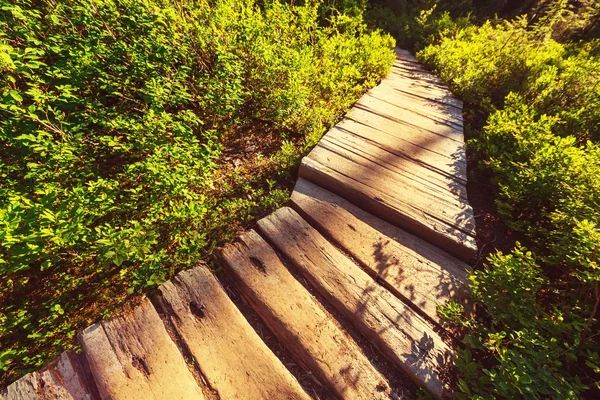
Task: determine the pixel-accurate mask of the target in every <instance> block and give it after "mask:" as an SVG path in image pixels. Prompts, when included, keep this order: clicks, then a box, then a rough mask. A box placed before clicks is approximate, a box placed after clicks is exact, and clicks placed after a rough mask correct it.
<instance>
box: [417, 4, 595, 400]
mask: <svg viewBox="0 0 600 400" xmlns="http://www.w3.org/2000/svg"><path fill="white" fill-rule="evenodd" d="M567 6H568V4H567V2H565V1H556V2H553V3H552V4H550V5H549V6H548V7H547V8H546V9H545V12H544V13H542V14H541V17H538V18H537V19H535V21H533V22H532V19H531V18H529V19H528V18H526V17H519V18H516V19H514V20H512V21H500V20H494V21H488V22H486V23H484V24H482V25H481V26H475V25H473V26H470V27H467V28H465V29H463V30H461V31H460V32H458V33H456V34H452V35H446V36H444V37H442V39H441V40H439V42H437V43H434V44H432V45H430V46H429V47H427V48H425V49H424V50H423V51H422V52H420V53H419V55H418V56H419V58H420V59H421V60H422V61H424V62H426V63H428V64H429V65H431V66H432V67H433V68H434V70H436V71H437V72H438V73H439V74H440V76H441V77H442V78H443V79H444V80H446V81H447V82H448V83H449V84H450V86H451V87H452V89H453V90H454V91H455V92H456V93H458V94H459V95H460V96H462V97H463V99H464V100H465V101H466V102H467V103H468V104H469V106H470V107H472V108H474V109H475V110H476V112H477V113H479V114H483V115H486V116H487V121H486V122H485V124H483V125H484V126H483V127H482V128H481V129H480V131H476V132H475V133H474V136H475V137H474V139H473V140H472V141H471V143H470V144H471V147H472V148H473V149H474V150H475V154H476V156H475V157H476V158H477V159H479V160H481V166H482V167H483V168H486V169H488V170H489V171H491V172H493V177H494V178H493V179H494V182H495V183H496V184H497V187H498V198H497V200H496V204H497V206H498V211H499V214H500V215H501V216H502V217H503V218H504V219H505V221H506V223H507V224H508V225H509V226H510V227H512V228H513V229H515V230H517V231H521V232H523V233H524V234H525V235H526V236H527V238H528V239H529V240H530V242H531V244H532V246H533V250H534V251H535V253H536V254H537V260H536V257H534V255H533V254H532V253H531V252H528V251H526V250H524V249H523V248H521V247H520V246H517V247H516V248H515V249H514V250H513V252H512V253H511V254H508V255H502V254H497V255H495V256H492V257H490V259H489V260H488V265H487V266H486V267H485V268H484V270H482V271H477V272H475V273H474V274H473V275H472V276H471V280H472V284H471V288H472V290H473V297H474V300H475V303H476V304H477V305H478V308H479V310H480V312H481V313H482V314H484V315H483V316H481V318H478V319H474V318H471V317H467V316H464V310H461V309H460V307H458V306H457V305H456V304H451V305H449V306H448V307H446V308H445V309H444V310H442V315H444V316H445V317H446V318H448V319H451V320H453V321H455V322H456V323H458V324H461V325H462V326H464V327H465V328H466V329H467V331H468V332H469V333H468V335H467V337H466V338H465V344H466V348H465V349H464V350H463V351H462V352H461V354H460V356H459V359H458V360H457V362H456V365H457V367H458V369H459V371H460V380H459V385H458V387H459V390H460V391H461V392H462V396H463V397H464V398H492V397H502V398H531V399H537V398H542V397H547V396H552V397H556V398H580V396H581V395H582V393H583V392H585V391H588V390H590V389H591V388H592V387H593V386H594V385H596V386H597V385H598V384H597V382H598V381H599V380H600V379H599V376H598V371H599V368H598V367H599V365H598V360H599V358H598V354H599V353H600V337H599V336H598V335H597V334H596V333H597V332H598V329H600V324H599V320H598V310H599V304H600V290H599V285H600V274H599V273H598V258H597V252H598V249H600V235H599V229H600V228H599V227H600V214H599V213H598V210H599V209H600V178H599V176H600V147H599V145H598V141H599V140H600V129H599V128H600V118H599V117H600V114H598V104H599V100H600V85H599V84H598V83H599V82H600V75H598V73H597V71H599V70H600V59H599V58H598V55H597V53H596V51H595V48H596V46H597V40H596V39H595V40H592V41H590V42H580V43H559V42H558V41H556V40H555V39H556V38H561V37H564V36H565V35H564V32H565V27H564V21H566V20H568V19H569V18H575V17H574V16H573V14H572V13H571V12H570V11H569V10H568V9H567ZM581 18H584V17H583V16H582V17H581ZM585 18H587V17H585ZM586 23H587V22H586ZM561 32H563V33H561Z"/></svg>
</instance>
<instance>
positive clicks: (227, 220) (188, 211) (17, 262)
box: [0, 0, 394, 384]
mask: <svg viewBox="0 0 600 400" xmlns="http://www.w3.org/2000/svg"><path fill="white" fill-rule="evenodd" d="M320 7H321V4H320V2H311V3H310V4H307V5H302V6H291V5H284V4H282V3H280V2H278V1H267V2H263V3H262V5H261V7H258V5H257V4H255V3H254V2H253V1H252V0H245V1H233V0H219V1H215V2H205V1H199V2H195V1H183V0H181V1H167V0H108V1H104V0H103V1H100V0H92V1H83V0H60V1H55V2H46V1H42V2H37V1H32V0H17V1H15V0H10V1H9V0H0V69H1V70H2V75H0V177H1V179H2V182H3V185H2V187H1V188H0V280H1V281H2V282H3V285H2V287H1V288H0V305H1V311H0V348H2V353H0V370H1V371H3V373H2V374H0V376H1V379H0V384H3V383H7V381H8V380H9V379H12V378H14V377H15V376H16V374H17V373H19V372H22V371H25V370H28V369H31V368H36V367H39V366H40V365H41V364H42V363H44V362H46V361H47V360H48V358H49V357H51V356H52V355H53V354H56V352H57V351H58V350H60V349H61V347H70V346H71V343H72V341H71V339H72V337H73V335H74V334H75V332H76V331H77V330H78V329H81V328H82V327H84V326H85V325H87V324H89V323H91V322H92V321H93V320H94V319H97V318H99V317H100V316H101V314H103V315H104V314H108V313H110V312H111V309H112V308H113V307H115V306H116V305H118V304H119V303H122V302H123V301H125V298H126V296H125V295H124V293H125V291H129V293H133V292H134V291H139V290H141V289H144V288H149V287H154V286H156V285H158V284H160V283H161V282H163V281H164V280H165V279H168V278H169V277H170V276H171V275H172V274H173V272H174V271H176V270H178V269H181V268H185V267H188V266H192V265H193V264H194V263H195V262H196V261H197V260H199V258H200V257H203V256H206V255H208V254H209V253H210V252H211V251H212V249H213V248H214V247H215V246H216V245H218V244H219V243H222V241H223V240H226V239H227V238H229V237H231V235H232V233H233V232H234V231H235V229H237V228H238V227H239V226H240V225H243V224H245V223H247V222H248V221H250V220H252V219H253V218H255V217H256V216H257V215H261V213H264V212H265V211H266V210H268V209H270V208H273V207H277V206H278V205H280V204H282V203H283V202H284V201H286V199H287V192H286V191H285V190H284V189H283V188H281V187H279V186H277V185H275V184H274V183H273V179H274V178H275V177H278V176H282V175H285V174H286V173H289V171H290V169H292V168H293V167H294V166H295V165H296V163H297V160H298V159H299V155H300V154H302V152H303V151H305V150H306V148H307V146H309V145H310V144H311V143H314V142H315V140H317V139H318V137H319V135H320V134H322V132H323V130H324V128H325V127H327V126H329V125H330V124H332V123H333V122H334V121H336V119H337V118H339V116H340V114H341V113H342V112H343V111H344V110H345V108H347V107H348V106H349V105H350V104H351V103H352V102H353V101H354V100H355V99H357V98H358V96H360V94H361V93H362V92H364V91H365V90H366V89H368V88H369V87H371V86H373V85H375V84H376V82H377V81H378V80H379V79H380V78H381V77H382V76H384V75H385V74H386V72H387V71H388V70H389V67H390V65H391V63H392V60H393V57H394V54H393V52H392V51H391V50H390V47H391V46H392V45H393V40H392V39H391V38H390V37H389V36H387V35H382V34H380V33H378V32H369V31H367V29H366V27H365V25H364V24H363V23H362V19H361V16H360V13H359V14H358V15H354V16H352V15H347V14H343V13H338V14H336V15H335V16H333V17H332V18H329V19H328V20H327V23H326V24H325V25H320V24H319V9H320ZM257 126H259V127H261V130H263V132H264V135H265V136H267V135H272V136H275V137H277V138H278V139H277V140H278V141H279V147H281V146H283V148H282V150H281V151H280V152H278V153H276V154H275V155H269V154H268V155H267V156H266V157H265V160H266V161H264V162H262V163H257V165H259V166H258V167H257V168H256V169H254V170H251V171H250V172H243V171H242V172H240V171H238V173H233V174H231V176H227V177H225V178H223V177H220V175H219V174H220V173H221V172H220V170H221V169H223V168H224V165H225V164H226V161H224V160H222V159H221V158H220V157H221V154H222V150H223V148H224V143H223V141H222V137H223V136H224V135H225V134H228V135H233V134H238V135H239V134H240V132H244V131H245V130H252V129H254V130H256V129H255V127H257ZM258 141H259V143H260V140H258ZM292 143H293V144H292Z"/></svg>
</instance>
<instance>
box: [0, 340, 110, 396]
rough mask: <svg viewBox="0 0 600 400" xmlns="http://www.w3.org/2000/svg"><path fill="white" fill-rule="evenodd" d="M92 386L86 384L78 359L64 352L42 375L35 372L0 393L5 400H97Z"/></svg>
mask: <svg viewBox="0 0 600 400" xmlns="http://www.w3.org/2000/svg"><path fill="white" fill-rule="evenodd" d="M93 385H94V383H93V382H89V381H88V380H87V377H86V374H85V373H84V372H83V370H82V368H81V365H80V364H79V361H78V359H77V356H76V355H75V354H74V353H73V352H71V351H65V352H64V353H62V354H61V355H60V357H59V358H58V359H56V360H54V361H53V362H51V363H50V364H48V365H47V366H45V367H44V368H43V369H42V370H40V371H39V372H32V373H29V374H27V375H25V376H24V377H22V378H21V379H19V380H18V381H16V382H14V383H13V384H11V385H9V386H8V387H7V388H6V389H4V390H3V391H2V393H0V399H3V400H17V399H18V400H38V399H39V400H92V399H97V398H98V396H97V391H96V389H95V387H94V386H93Z"/></svg>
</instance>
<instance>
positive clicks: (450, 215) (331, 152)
mask: <svg viewBox="0 0 600 400" xmlns="http://www.w3.org/2000/svg"><path fill="white" fill-rule="evenodd" d="M361 153H362V154H361ZM308 158H310V159H311V160H313V161H316V162H318V163H321V164H323V165H327V166H328V167H330V168H332V169H335V170H336V171H339V172H342V173H344V174H346V175H348V176H350V177H352V178H353V179H354V180H356V181H360V182H361V183H363V184H367V185H369V186H370V187H372V188H373V189H374V190H377V191H381V192H385V193H386V194H388V195H390V196H392V197H394V198H397V199H398V200H399V201H403V202H406V203H407V204H414V205H418V208H419V209H422V210H427V214H429V215H432V216H433V217H434V218H437V219H439V220H441V221H443V222H445V223H447V224H449V225H454V226H456V227H457V228H460V229H465V230H467V231H468V230H470V229H471V228H472V226H471V225H469V223H470V222H469V221H465V223H462V221H456V220H455V218H454V215H456V214H460V213H462V212H464V207H463V204H464V202H465V201H464V199H462V198H460V197H459V196H456V195H453V194H452V193H451V192H450V191H449V190H446V188H441V187H435V186H434V185H433V183H431V182H425V181H424V179H423V178H420V177H418V176H414V175H412V176H411V175H408V174H406V173H402V172H403V171H401V170H398V169H397V168H394V166H393V165H390V164H389V163H388V162H387V159H388V158H392V159H394V158H395V157H394V155H393V154H388V155H387V157H384V158H382V159H373V158H372V157H369V156H368V155H365V154H364V150H358V151H355V150H354V149H353V148H352V147H349V146H348V144H345V145H343V144H341V143H339V142H338V141H336V140H335V139H334V138H332V139H329V136H326V137H324V138H323V139H322V140H321V142H320V143H319V144H318V145H317V146H316V147H315V148H314V149H313V150H312V151H311V153H310V154H309V155H308Z"/></svg>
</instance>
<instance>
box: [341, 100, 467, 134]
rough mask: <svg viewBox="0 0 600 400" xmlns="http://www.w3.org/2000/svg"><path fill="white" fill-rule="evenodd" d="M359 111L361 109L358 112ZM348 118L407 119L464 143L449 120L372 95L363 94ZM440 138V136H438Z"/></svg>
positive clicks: (398, 120)
mask: <svg viewBox="0 0 600 400" xmlns="http://www.w3.org/2000/svg"><path fill="white" fill-rule="evenodd" d="M359 111H362V113H360V112H359ZM346 116H347V117H348V118H352V119H357V120H365V121H370V118H371V117H372V116H379V117H383V118H385V119H387V120H389V121H391V122H393V123H395V124H401V123H402V122H403V121H408V122H409V123H410V124H411V125H413V126H416V127H417V128H420V129H423V130H425V131H428V132H431V133H433V134H435V135H437V136H441V137H442V138H446V139H449V140H453V141H455V142H458V143H464V136H463V131H462V129H461V128H460V127H458V126H457V125H455V124H453V123H452V122H450V121H446V120H443V119H441V118H440V119H435V118H434V117H433V116H431V115H430V116H426V115H423V114H419V113H417V112H414V111H412V110H409V109H405V108H400V107H397V106H394V105H393V104H390V103H388V102H385V101H383V100H381V99H379V98H375V97H373V96H369V95H368V94H367V95H364V96H363V97H361V98H360V100H358V101H357V102H356V104H355V105H354V107H353V108H352V109H351V110H350V111H348V113H347V114H346ZM440 140H441V138H440Z"/></svg>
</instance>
